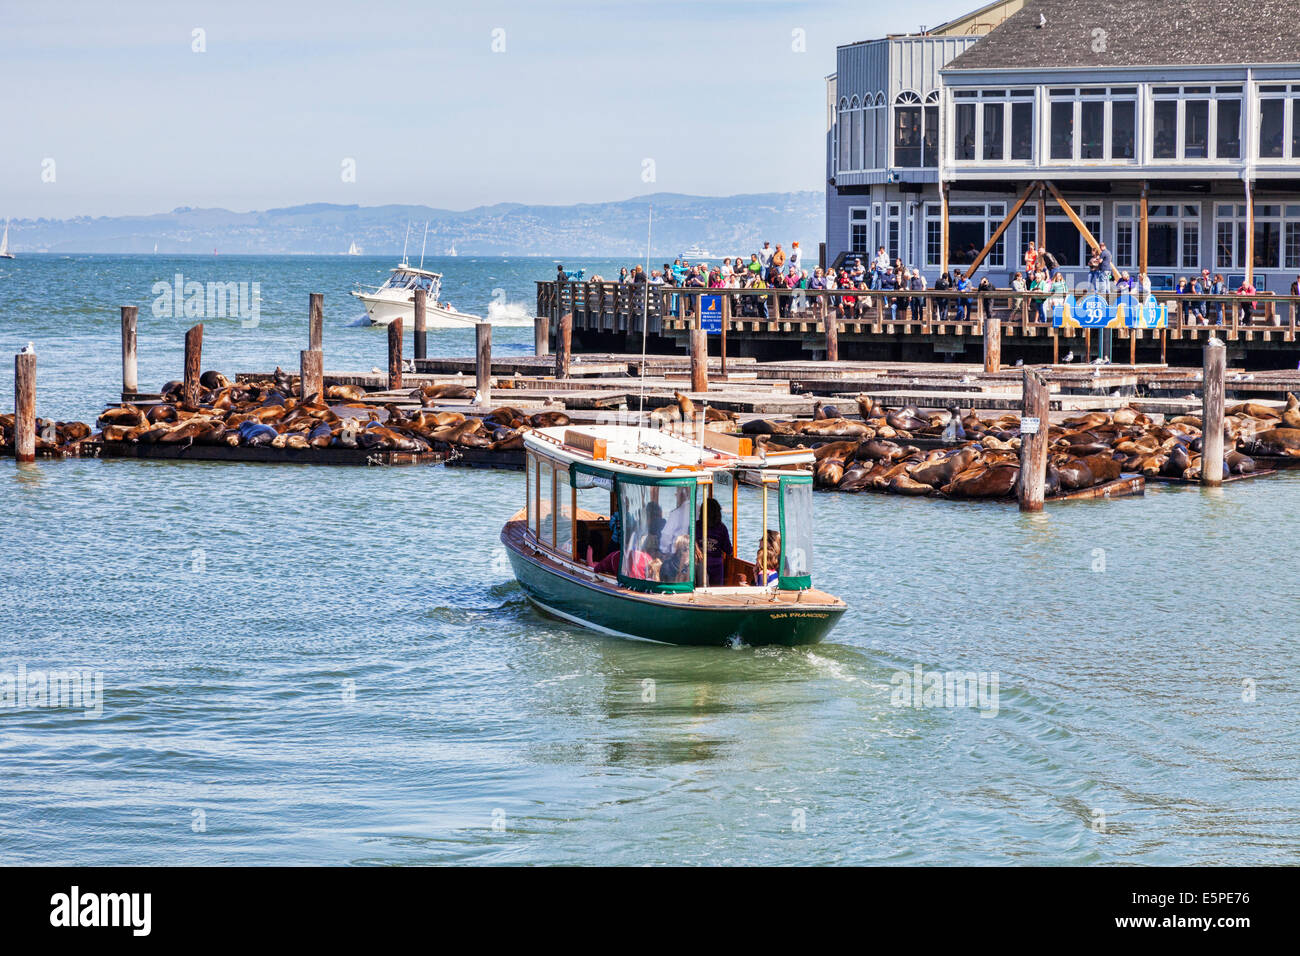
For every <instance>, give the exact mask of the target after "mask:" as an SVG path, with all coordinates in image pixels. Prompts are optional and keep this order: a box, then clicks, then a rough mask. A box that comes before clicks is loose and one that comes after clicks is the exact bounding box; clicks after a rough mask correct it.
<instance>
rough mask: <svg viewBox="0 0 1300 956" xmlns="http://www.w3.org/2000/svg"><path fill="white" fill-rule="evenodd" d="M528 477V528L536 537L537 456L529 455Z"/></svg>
mask: <svg viewBox="0 0 1300 956" xmlns="http://www.w3.org/2000/svg"><path fill="white" fill-rule="evenodd" d="M525 474H526V475H527V476H528V478H527V481H528V527H529V529H530V530H531V531H532V532H533V537H537V456H536V455H533V454H530V455H529V456H528V461H527V470H526V472H525Z"/></svg>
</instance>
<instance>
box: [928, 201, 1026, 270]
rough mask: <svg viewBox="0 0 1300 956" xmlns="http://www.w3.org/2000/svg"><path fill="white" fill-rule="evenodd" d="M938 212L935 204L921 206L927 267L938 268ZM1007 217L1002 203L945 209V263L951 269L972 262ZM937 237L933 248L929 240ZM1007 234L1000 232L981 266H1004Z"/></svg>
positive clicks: (940, 241)
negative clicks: (946, 259)
mask: <svg viewBox="0 0 1300 956" xmlns="http://www.w3.org/2000/svg"><path fill="white" fill-rule="evenodd" d="M942 214H943V213H942V210H941V209H940V207H939V206H937V205H933V204H931V205H928V206H926V207H925V216H926V236H927V242H926V256H927V259H928V262H927V264H928V265H930V266H938V265H940V263H939V255H940V251H941V250H940V243H942V241H943V240H942V230H943V220H942V218H941V216H942ZM1006 214H1007V206H1006V203H1000V202H998V203H969V204H962V205H952V206H949V207H948V261H949V263H950V264H951V265H954V266H968V265H970V264H971V263H972V262H974V261H975V258H976V257H977V256H978V255H979V253H980V250H981V249H983V248H984V246H985V244H986V243H987V242H988V240H989V236H991V235H993V233H994V231H996V229H997V228H998V226H999V224H1001V222H1002V219H1003V218H1004V217H1005V216H1006ZM931 235H934V236H936V237H937V238H936V239H935V241H934V246H933V249H931V242H930V241H929V238H928V237H930V236H931ZM1006 247H1007V235H1006V233H1005V232H1004V233H1003V234H1002V235H1001V236H1000V237H998V241H997V242H996V243H994V245H993V248H992V249H990V250H989V254H988V255H987V256H986V257H985V258H984V265H986V266H988V267H989V268H991V269H1004V268H1006V264H1007V250H1006Z"/></svg>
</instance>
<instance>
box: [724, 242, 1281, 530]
mask: <svg viewBox="0 0 1300 956" xmlns="http://www.w3.org/2000/svg"><path fill="white" fill-rule="evenodd" d="M825 246H826V243H824V242H823V243H822V247H823V248H822V255H823V256H824V255H825V254H826V249H825ZM822 301H825V300H822ZM1292 321H1293V322H1294V321H1295V314H1294V312H1293V313H1292ZM730 327H731V296H730V295H728V294H727V293H725V292H724V293H723V294H722V342H721V346H722V380H723V381H724V382H725V381H726V380H727V329H729V328H730ZM732 527H735V525H734V524H733V525H732Z"/></svg>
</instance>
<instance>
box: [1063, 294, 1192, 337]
mask: <svg viewBox="0 0 1300 956" xmlns="http://www.w3.org/2000/svg"><path fill="white" fill-rule="evenodd" d="M1058 301H1059V300H1058ZM1049 305H1051V300H1049ZM1168 318H1169V316H1168V310H1167V309H1166V307H1165V306H1164V305H1162V304H1161V303H1159V302H1157V301H1156V299H1155V296H1149V297H1148V298H1147V300H1146V301H1145V302H1142V301H1140V300H1139V299H1138V297H1137V296H1135V295H1127V294H1125V295H1109V296H1108V295H1101V294H1100V293H1096V292H1094V293H1092V294H1091V295H1086V296H1084V297H1083V298H1081V299H1078V298H1076V297H1075V296H1072V295H1068V296H1066V297H1065V305H1064V306H1063V307H1062V306H1052V324H1053V325H1054V326H1056V327H1057V328H1058V329H1062V328H1064V329H1122V328H1124V327H1125V326H1127V327H1128V328H1130V329H1163V328H1165V326H1166V324H1167V322H1168Z"/></svg>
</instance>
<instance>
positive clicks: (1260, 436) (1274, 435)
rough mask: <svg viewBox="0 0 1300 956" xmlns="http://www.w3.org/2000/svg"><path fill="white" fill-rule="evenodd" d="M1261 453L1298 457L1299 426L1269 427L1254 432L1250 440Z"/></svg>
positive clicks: (1299, 446)
mask: <svg viewBox="0 0 1300 956" xmlns="http://www.w3.org/2000/svg"><path fill="white" fill-rule="evenodd" d="M1252 444H1253V446H1254V447H1255V448H1257V449H1259V451H1258V453H1259V454H1263V455H1276V456H1280V455H1289V456H1292V457H1300V428H1269V429H1266V430H1265V431H1262V432H1256V433H1255V435H1254V439H1253V442H1252Z"/></svg>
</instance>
